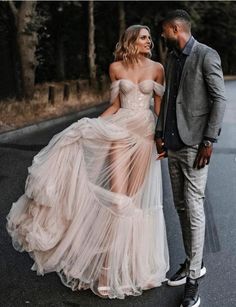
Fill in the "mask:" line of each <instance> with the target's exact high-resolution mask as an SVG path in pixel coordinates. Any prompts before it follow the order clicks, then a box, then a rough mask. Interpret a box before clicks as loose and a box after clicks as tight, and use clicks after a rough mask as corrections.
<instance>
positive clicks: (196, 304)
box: [180, 297, 201, 307]
mask: <svg viewBox="0 0 236 307" xmlns="http://www.w3.org/2000/svg"><path fill="white" fill-rule="evenodd" d="M200 303H201V299H200V297H199V298H198V300H197V302H196V303H195V304H194V305H193V306H192V307H199V306H200ZM180 307H183V305H182V304H181V305H180Z"/></svg>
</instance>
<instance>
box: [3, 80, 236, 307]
mask: <svg viewBox="0 0 236 307" xmlns="http://www.w3.org/2000/svg"><path fill="white" fill-rule="evenodd" d="M226 90H227V97H228V106H227V111H226V114H225V118H224V124H223V129H222V134H221V136H220V140H219V142H218V143H217V144H216V145H215V146H214V155H213V157H212V160H211V165H210V170H209V179H208V184H207V188H206V201H205V211H206V218H207V221H206V225H207V227H206V244H205V251H204V261H205V265H206V267H207V275H206V276H205V277H204V278H203V279H202V280H201V281H200V293H201V300H202V303H201V306H202V307H213V306H214V307H229V306H231V307H235V306H236V291H235V289H236V277H235V276H236V265H235V264H236V81H227V82H226ZM97 115H98V113H93V114H90V116H91V117H94V116H97ZM69 124H70V122H67V123H65V124H63V125H57V126H55V127H53V128H49V129H45V130H40V131H37V132H35V133H32V134H30V135H25V136H22V137H20V138H19V137H18V138H17V139H15V140H11V142H10V143H6V144H2V145H1V147H0V163H1V169H0V183H1V185H0V210H1V214H0V232H1V241H0V277H1V279H0V306H3V307H23V306H32V307H40V306H42V307H72V306H80V307H103V306H104V307H105V306H106V307H107V306H114V307H122V306H125V307H131V306H132V307H133V306H135V307H139V306H140V307H178V306H179V305H180V301H181V295H182V292H183V287H182V286H181V287H177V288H170V287H168V286H167V285H163V286H162V287H160V288H156V289H152V290H148V291H145V292H144V293H143V295H142V296H139V297H128V298H126V299H125V300H117V299H116V300H106V299H101V298H98V297H96V296H95V295H94V294H93V293H92V292H91V291H90V290H88V291H84V292H80V293H76V292H72V291H71V290H70V289H68V288H66V287H64V286H63V285H62V284H61V282H60V280H59V278H58V276H57V275H56V274H55V273H50V274H47V275H45V276H43V277H42V276H37V275H36V274H35V272H33V271H31V270H30V268H31V266H32V260H31V258H30V257H29V256H28V255H27V254H26V253H18V252H16V251H15V250H14V249H13V248H12V245H11V240H10V238H9V236H8V234H7V232H6V230H5V223H6V220H5V217H6V215H7V213H8V212H9V210H10V207H11V203H12V202H13V201H15V200H16V199H17V198H18V197H19V196H20V195H21V194H22V193H23V191H24V182H25V179H26V176H27V167H28V166H30V164H31V161H32V158H33V156H34V155H35V154H36V153H37V152H38V151H39V150H40V148H42V147H43V146H44V145H46V144H47V142H48V141H49V140H50V138H51V137H52V136H53V135H54V134H55V133H57V132H59V131H61V130H62V129H64V128H65V127H66V126H68V125H69ZM162 170H163V186H164V212H165V217H166V226H167V233H168V242H169V249H170V256H171V259H170V261H171V262H170V265H171V269H170V272H169V273H168V276H170V275H171V274H172V273H173V272H174V271H175V270H176V269H177V268H178V264H179V263H181V262H183V260H184V253H183V247H182V242H181V235H180V227H179V223H178V219H177V215H176V212H175V210H174V206H173V200H172V194H171V189H170V181H169V176H168V171H167V161H163V163H162Z"/></svg>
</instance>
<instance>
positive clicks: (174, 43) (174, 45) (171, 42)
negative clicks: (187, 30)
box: [165, 38, 179, 50]
mask: <svg viewBox="0 0 236 307" xmlns="http://www.w3.org/2000/svg"><path fill="white" fill-rule="evenodd" d="M165 44H166V47H167V48H168V49H169V50H173V49H175V50H179V44H178V40H176V39H174V38H166V39H165Z"/></svg>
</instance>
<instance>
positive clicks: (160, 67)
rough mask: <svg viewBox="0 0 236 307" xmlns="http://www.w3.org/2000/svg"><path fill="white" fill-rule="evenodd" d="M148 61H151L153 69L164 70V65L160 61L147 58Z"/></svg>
mask: <svg viewBox="0 0 236 307" xmlns="http://www.w3.org/2000/svg"><path fill="white" fill-rule="evenodd" d="M149 61H150V62H151V64H152V65H153V68H154V69H155V70H158V71H164V67H163V65H162V64H161V63H160V62H156V61H153V60H150V59H149Z"/></svg>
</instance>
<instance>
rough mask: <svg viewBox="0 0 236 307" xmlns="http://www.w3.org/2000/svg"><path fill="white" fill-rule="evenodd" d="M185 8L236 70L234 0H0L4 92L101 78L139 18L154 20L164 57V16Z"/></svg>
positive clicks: (201, 37)
mask: <svg viewBox="0 0 236 307" xmlns="http://www.w3.org/2000/svg"><path fill="white" fill-rule="evenodd" d="M176 8H182V9H185V10H187V11H188V12H189V14H190V15H191V17H192V33H193V35H194V37H195V38H196V39H197V40H198V41H200V42H203V43H206V44H207V45H209V46H211V47H213V48H215V49H216V50H217V51H218V53H219V54H220V56H221V60H222V67H223V71H224V74H226V75H232V74H236V2H234V1H4V2H1V3H0V69H1V78H0V99H1V100H3V99H6V98H9V97H16V98H17V99H22V98H24V99H26V100H27V99H29V100H30V99H31V98H32V97H33V94H34V88H35V86H36V85H37V84H41V83H45V82H52V81H53V82H61V81H65V80H66V81H68V80H89V82H90V84H91V85H93V84H96V83H97V82H101V80H103V78H104V76H107V74H108V67H109V64H110V63H111V62H112V61H113V60H114V58H113V52H114V48H115V45H116V43H117V42H118V39H119V36H120V33H122V31H123V30H124V29H125V28H126V27H128V26H129V25H132V24H145V25H147V26H149V27H150V29H151V33H152V38H153V41H154V45H155V47H154V51H153V59H154V60H158V61H160V62H162V63H164V62H165V57H166V53H167V50H166V48H165V46H164V45H163V41H162V39H161V37H160V26H159V24H160V20H161V19H162V18H163V17H164V16H165V15H166V14H167V12H168V11H169V10H172V9H176Z"/></svg>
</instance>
